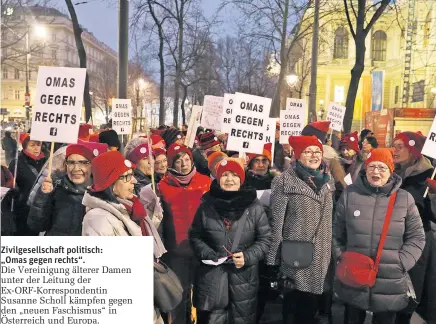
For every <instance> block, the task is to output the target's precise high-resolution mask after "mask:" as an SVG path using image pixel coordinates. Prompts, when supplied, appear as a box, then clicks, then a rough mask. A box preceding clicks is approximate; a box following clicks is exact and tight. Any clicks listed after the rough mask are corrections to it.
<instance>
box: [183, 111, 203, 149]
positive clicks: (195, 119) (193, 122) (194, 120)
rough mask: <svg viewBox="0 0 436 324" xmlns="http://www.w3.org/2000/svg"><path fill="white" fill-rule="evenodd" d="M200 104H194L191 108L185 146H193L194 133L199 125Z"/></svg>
mask: <svg viewBox="0 0 436 324" xmlns="http://www.w3.org/2000/svg"><path fill="white" fill-rule="evenodd" d="M202 110H203V107H202V106H196V105H194V106H193V107H192V110H191V117H190V118H189V124H188V131H187V134H186V138H185V143H184V144H185V145H186V146H187V147H191V148H192V147H193V146H194V141H195V135H196V134H197V129H198V126H200V118H201V112H202Z"/></svg>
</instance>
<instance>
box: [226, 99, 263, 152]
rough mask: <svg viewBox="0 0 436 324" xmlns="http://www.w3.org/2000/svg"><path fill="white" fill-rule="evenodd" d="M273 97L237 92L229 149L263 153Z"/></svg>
mask: <svg viewBox="0 0 436 324" xmlns="http://www.w3.org/2000/svg"><path fill="white" fill-rule="evenodd" d="M270 109H271V99H270V98H264V97H258V96H253V95H249V94H245V93H239V92H237V93H236V94H235V98H234V107H233V109H232V110H233V111H232V117H231V122H230V126H231V129H230V133H229V140H228V143H227V150H229V151H237V152H239V153H241V152H246V153H256V154H261V153H262V151H263V145H264V144H265V140H266V138H265V133H266V132H267V124H268V122H269V111H270Z"/></svg>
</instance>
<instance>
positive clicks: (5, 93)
mask: <svg viewBox="0 0 436 324" xmlns="http://www.w3.org/2000/svg"><path fill="white" fill-rule="evenodd" d="M3 99H9V92H8V90H7V89H3Z"/></svg>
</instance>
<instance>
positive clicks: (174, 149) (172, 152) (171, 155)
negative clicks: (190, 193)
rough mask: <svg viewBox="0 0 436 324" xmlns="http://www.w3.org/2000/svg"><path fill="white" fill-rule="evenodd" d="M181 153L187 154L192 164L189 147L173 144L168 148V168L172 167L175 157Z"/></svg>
mask: <svg viewBox="0 0 436 324" xmlns="http://www.w3.org/2000/svg"><path fill="white" fill-rule="evenodd" d="M182 152H185V153H186V154H188V155H189V157H190V158H191V161H192V163H194V159H193V158H192V152H191V150H190V149H189V147H186V146H185V145H180V144H176V143H173V144H171V145H170V147H169V148H168V152H167V159H168V166H169V167H170V168H172V167H173V162H174V159H175V157H176V155H177V154H179V153H182Z"/></svg>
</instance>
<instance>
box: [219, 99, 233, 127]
mask: <svg viewBox="0 0 436 324" xmlns="http://www.w3.org/2000/svg"><path fill="white" fill-rule="evenodd" d="M234 100H235V95H234V94H230V93H225V94H224V100H223V113H222V115H221V117H222V122H221V131H222V132H223V133H227V134H228V133H230V130H231V127H230V121H231V120H232V108H233V102H234Z"/></svg>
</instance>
